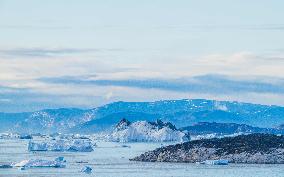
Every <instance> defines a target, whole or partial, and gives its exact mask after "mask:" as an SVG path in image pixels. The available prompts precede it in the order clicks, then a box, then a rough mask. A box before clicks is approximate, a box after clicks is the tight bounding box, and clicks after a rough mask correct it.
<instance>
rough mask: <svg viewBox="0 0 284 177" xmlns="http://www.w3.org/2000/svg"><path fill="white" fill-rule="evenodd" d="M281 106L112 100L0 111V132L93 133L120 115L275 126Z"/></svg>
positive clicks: (190, 122)
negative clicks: (81, 106) (88, 105)
mask: <svg viewBox="0 0 284 177" xmlns="http://www.w3.org/2000/svg"><path fill="white" fill-rule="evenodd" d="M283 117H284V107H280V106H268V105H258V104H249V103H239V102H229V101H214V100H204V99H194V100H170V101H167V100H166V101H156V102H115V103H111V104H108V105H104V106H101V107H97V108H94V109H88V110H82V109H76V108H61V109H48V110H42V111H36V112H30V113H0V123H1V124H0V132H19V133H38V132H40V133H53V132H61V133H68V132H71V133H74V132H75V133H88V134H89V133H95V132H98V131H105V130H110V129H111V128H112V127H113V126H115V124H116V123H117V122H118V121H119V120H121V119H122V118H126V119H127V120H129V121H131V122H134V121H142V120H143V121H155V120H157V119H161V120H163V121H168V122H173V123H174V124H175V125H176V126H177V127H178V128H180V127H185V126H190V125H193V124H196V123H198V122H217V123H237V124H247V125H250V126H256V127H265V128H267V127H270V128H271V127H277V126H279V125H280V124H283V123H284V119H283Z"/></svg>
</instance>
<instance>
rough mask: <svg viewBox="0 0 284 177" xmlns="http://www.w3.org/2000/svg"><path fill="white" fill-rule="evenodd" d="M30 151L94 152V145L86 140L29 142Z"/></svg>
mask: <svg viewBox="0 0 284 177" xmlns="http://www.w3.org/2000/svg"><path fill="white" fill-rule="evenodd" d="M28 150H29V151H69V152H92V151H93V150H94V149H93V145H92V143H91V142H90V141H84V140H74V141H66V140H58V141H51V142H32V141H30V142H29V145H28Z"/></svg>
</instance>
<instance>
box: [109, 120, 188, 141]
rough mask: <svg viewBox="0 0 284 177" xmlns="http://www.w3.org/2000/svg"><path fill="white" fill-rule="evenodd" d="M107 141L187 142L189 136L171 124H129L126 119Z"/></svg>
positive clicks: (141, 122) (144, 122)
mask: <svg viewBox="0 0 284 177" xmlns="http://www.w3.org/2000/svg"><path fill="white" fill-rule="evenodd" d="M108 140H110V141H115V142H168V141H179V142H184V141H189V140H190V136H189V135H188V134H186V133H184V132H182V131H180V130H178V129H176V127H175V126H174V125H172V124H171V123H164V122H162V121H161V120H157V121H156V122H147V121H137V122H133V123H131V122H129V121H128V120H127V119H122V120H121V121H120V122H119V123H118V124H117V125H116V127H115V129H114V131H113V132H112V133H111V134H110V135H109V136H108Z"/></svg>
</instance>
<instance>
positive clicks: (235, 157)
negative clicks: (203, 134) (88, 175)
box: [130, 134, 284, 164]
mask: <svg viewBox="0 0 284 177" xmlns="http://www.w3.org/2000/svg"><path fill="white" fill-rule="evenodd" d="M218 159H228V161H229V162H230V163H257V164H284V136H277V135H270V134H250V135H240V136H236V137H227V138H222V139H217V138H214V139H205V140H195V141H190V142H186V143H181V144H176V145H170V146H166V147H162V148H158V149H156V150H154V151H149V152H146V153H144V154H142V155H140V156H138V157H135V158H133V159H130V160H133V161H145V162H188V163H196V162H202V161H205V160H218Z"/></svg>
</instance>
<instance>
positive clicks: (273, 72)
mask: <svg viewBox="0 0 284 177" xmlns="http://www.w3.org/2000/svg"><path fill="white" fill-rule="evenodd" d="M116 54H119V57H117V56H116ZM127 54H129V51H128V52H126V53H124V51H123V50H116V49H108V50H107V49H105V50H102V49H101V50H99V49H71V48H69V49H67V48H53V49H50V48H37V49H34V48H27V49H6V50H0V56H1V57H0V62H1V65H0V82H1V83H0V93H1V95H0V106H1V109H0V111H13V112H17V111H30V110H37V109H43V108H56V107H81V108H90V107H95V106H99V105H102V104H106V103H109V102H113V101H119V100H124V101H153V100H159V99H181V98H209V99H219V100H220V99H221V100H237V101H245V102H254V103H261V104H278V105H284V102H283V100H284V99H283V98H284V78H282V76H283V75H284V71H283V65H284V58H283V56H284V55H283V54H282V53H281V51H279V52H277V53H276V52H274V53H266V54H254V53H251V52H238V53H233V54H211V55H200V56H188V57H176V58H165V57H163V56H160V57H157V58H150V57H146V58H145V59H141V60H130V59H129V58H123V57H122V58H121V56H123V55H127ZM130 54H131V53H130ZM133 56H134V55H133ZM154 56H155V55H154Z"/></svg>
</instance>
